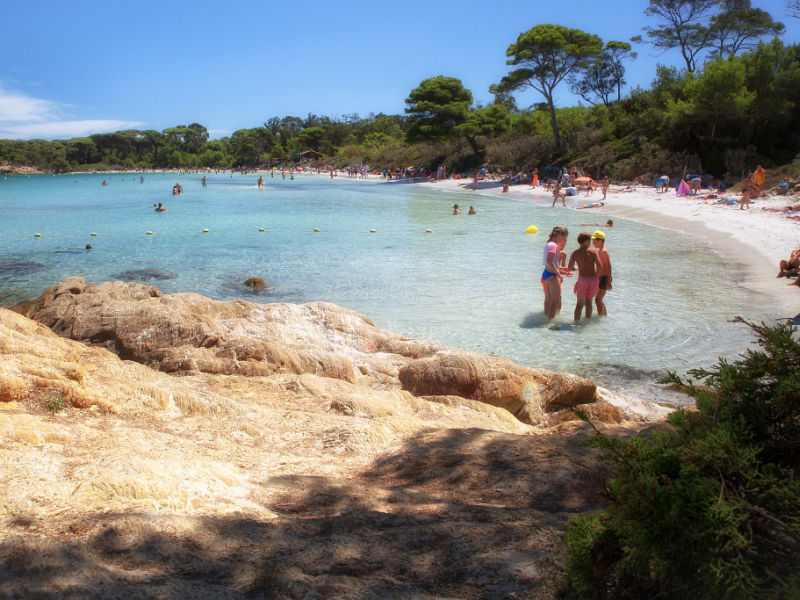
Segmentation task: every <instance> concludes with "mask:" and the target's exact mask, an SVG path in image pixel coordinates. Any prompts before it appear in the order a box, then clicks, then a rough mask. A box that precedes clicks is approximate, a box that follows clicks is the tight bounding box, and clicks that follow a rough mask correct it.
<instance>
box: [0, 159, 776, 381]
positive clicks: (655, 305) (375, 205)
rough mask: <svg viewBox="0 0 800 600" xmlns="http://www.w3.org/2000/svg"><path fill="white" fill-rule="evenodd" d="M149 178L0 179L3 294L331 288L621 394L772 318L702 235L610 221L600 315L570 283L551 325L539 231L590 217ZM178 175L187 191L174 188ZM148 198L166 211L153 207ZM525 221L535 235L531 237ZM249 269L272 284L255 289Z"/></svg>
mask: <svg viewBox="0 0 800 600" xmlns="http://www.w3.org/2000/svg"><path fill="white" fill-rule="evenodd" d="M145 177H146V179H145V182H144V183H143V184H140V183H139V182H138V176H134V175H132V174H104V175H73V176H58V177H52V176H35V177H19V176H17V177H7V178H5V179H2V178H0V215H2V217H1V218H0V303H2V304H9V303H12V302H15V301H20V300H24V299H30V298H33V297H36V296H38V295H39V294H41V293H42V292H43V291H44V289H45V288H46V287H48V286H49V285H51V284H53V283H55V282H57V281H59V280H62V279H64V278H65V277H68V276H70V275H80V276H82V277H84V278H85V279H86V280H87V281H90V282H95V283H99V282H102V281H107V280H114V279H123V280H132V279H137V278H138V280H141V281H143V282H145V283H151V284H154V285H157V286H159V288H160V289H161V290H162V291H164V292H166V293H174V292H189V291H191V292H197V293H200V294H203V295H205V296H209V297H211V298H216V299H220V300H230V299H233V298H242V299H245V300H250V301H254V302H310V301H316V300H324V301H327V302H333V303H335V304H339V305H341V306H346V307H348V308H352V309H354V310H357V311H359V312H362V313H364V314H366V315H368V316H369V317H370V318H372V320H373V321H374V322H375V323H376V325H378V326H379V327H382V328H384V329H388V330H391V331H395V332H397V333H403V334H406V335H409V336H412V337H416V338H430V339H435V340H437V341H440V342H443V343H445V344H448V345H451V346H455V347H458V348H462V349H465V350H474V351H479V352H485V353H495V354H499V355H501V356H506V357H508V358H510V359H512V360H514V361H516V362H519V363H521V364H525V365H530V366H539V367H545V368H551V369H556V370H569V371H573V372H577V373H582V374H586V375H590V376H592V377H595V378H596V379H597V380H598V381H599V382H601V383H603V384H605V385H608V386H610V387H613V388H615V389H623V390H624V391H635V390H634V388H635V387H636V386H635V384H633V383H631V382H635V381H637V380H641V381H642V382H645V383H650V382H652V381H653V380H654V379H655V377H656V375H655V374H654V372H660V373H663V372H664V371H665V370H666V369H671V370H677V371H679V372H685V370H686V369H687V368H692V367H694V366H699V365H703V366H708V365H710V364H712V363H714V362H716V357H717V356H721V355H724V356H728V357H731V356H735V355H737V354H739V353H740V352H741V351H742V349H743V348H744V347H745V346H746V345H747V344H748V343H749V341H750V339H751V338H750V335H749V330H747V329H746V328H745V327H743V326H742V325H733V324H730V323H728V321H729V320H730V319H731V318H733V317H734V316H737V315H738V316H743V317H746V318H749V319H762V318H766V316H765V315H766V313H767V309H766V308H764V307H763V306H761V304H763V297H759V296H757V295H755V294H753V293H752V292H749V291H747V290H745V289H744V288H741V287H739V286H738V285H736V283H735V281H734V280H735V274H734V273H731V272H730V271H729V269H728V267H727V265H726V264H725V262H724V261H723V260H722V259H721V257H719V256H718V255H717V254H715V253H714V252H712V251H710V250H709V249H708V248H707V246H706V245H705V243H703V241H702V240H699V239H696V238H693V237H690V236H686V235H682V234H677V233H675V232H672V231H667V230H662V229H659V228H654V227H648V226H645V225H640V224H638V223H634V222H630V221H625V220H622V219H619V220H618V221H616V222H615V227H614V228H613V229H611V230H608V229H607V230H606V232H607V234H608V239H607V247H608V248H609V251H610V253H611V258H612V264H613V269H614V289H613V290H612V291H611V292H609V293H608V295H607V296H606V304H607V307H608V311H609V315H610V316H609V317H608V318H604V319H599V318H597V317H595V318H594V319H592V320H591V321H589V322H586V321H582V322H581V323H579V324H577V325H575V324H573V323H572V311H573V308H574V302H575V296H574V294H573V293H572V285H573V283H572V281H573V280H570V279H565V281H564V303H563V310H562V313H561V314H560V315H559V316H557V317H556V320H555V321H554V322H552V323H547V322H546V320H545V319H544V317H543V312H542V303H543V292H542V286H541V283H540V282H539V278H540V275H541V271H542V264H541V260H542V258H541V257H542V247H543V245H544V243H545V242H546V238H547V232H549V231H550V229H551V228H552V227H553V226H554V225H565V226H567V227H568V228H569V230H570V238H569V241H568V244H567V252H570V251H572V250H573V249H574V248H575V247H576V246H577V242H576V241H575V239H576V237H577V234H578V232H580V231H582V230H586V231H590V232H591V231H593V230H594V229H596V227H595V226H593V225H581V223H586V222H590V221H592V220H593V219H597V218H598V217H597V216H596V215H592V214H591V211H574V210H565V209H553V208H550V207H549V206H542V205H538V204H536V203H535V201H532V202H529V203H525V202H519V201H511V200H506V199H497V198H490V197H487V196H481V195H473V196H471V197H470V196H465V195H463V194H453V193H447V192H442V191H438V190H435V189H431V188H430V187H428V186H426V185H424V184H405V183H399V184H398V183H392V184H385V183H378V182H362V181H350V180H347V179H343V178H337V179H335V180H330V179H329V178H327V177H323V176H321V177H316V176H299V177H297V178H296V179H295V180H294V181H291V180H290V179H289V178H288V177H287V179H286V180H283V179H281V177H280V175H278V176H276V177H275V178H270V177H266V178H265V183H266V186H265V187H264V188H262V189H258V188H257V186H256V179H257V177H258V176H257V175H247V176H242V175H234V177H233V178H231V176H230V174H226V175H222V174H220V175H211V176H209V178H208V179H209V184H208V188H205V189H203V188H202V187H201V184H200V175H183V176H179V175H175V174H172V175H164V174H146V175H145ZM104 179H106V180H108V181H109V185H108V186H107V187H102V186H101V185H100V184H101V182H102V180H104ZM175 182H180V183H181V185H182V186H183V188H184V194H183V195H182V196H179V197H173V196H172V195H171V190H172V186H173V185H174V184H175ZM543 201H544V200H543ZM157 202H163V203H164V204H165V205H166V206H169V211H168V212H166V213H156V212H154V210H153V205H154V203H157ZM470 202H472V203H473V204H475V206H476V209H477V210H478V211H479V214H478V215H476V216H467V214H466V210H465V211H464V214H462V215H460V216H454V215H453V214H452V206H453V204H454V203H459V204H461V205H462V206H464V207H465V208H466V207H468V206H469V203H470ZM528 225H536V226H537V227H539V230H540V232H541V233H539V234H538V235H526V234H525V228H526V227H527V226H528ZM260 227H263V228H264V229H265V230H266V231H264V232H259V231H258V229H259V228H260ZM204 228H207V229H209V230H210V232H209V233H202V230H203V229H204ZM314 228H319V229H320V230H321V231H320V232H319V233H315V232H313V229H314ZM370 229H375V230H377V232H376V233H374V234H372V233H369V230H370ZM426 229H431V230H433V233H425V230H426ZM148 230H150V231H152V232H153V235H146V231H148ZM91 232H96V233H97V234H98V236H97V237H91V236H90V234H91ZM35 233H40V234H41V235H42V237H41V238H35V237H34V234H35ZM87 243H88V244H91V245H92V246H93V249H92V250H91V251H86V250H84V249H83V248H84V247H85V245H86V244H87ZM250 276H258V277H261V278H262V279H264V281H266V282H267V284H268V286H269V288H268V289H267V290H266V291H264V292H262V293H260V294H257V293H253V292H251V291H250V290H249V289H248V288H246V287H244V285H243V282H244V280H245V279H247V278H248V277H250Z"/></svg>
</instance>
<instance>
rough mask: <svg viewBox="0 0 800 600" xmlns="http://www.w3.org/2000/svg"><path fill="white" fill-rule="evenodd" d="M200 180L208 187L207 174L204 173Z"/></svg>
mask: <svg viewBox="0 0 800 600" xmlns="http://www.w3.org/2000/svg"><path fill="white" fill-rule="evenodd" d="M200 181H202V182H203V187H208V183H207V182H208V180H207V179H206V176H205V175H203V178H202V179H201V180H200Z"/></svg>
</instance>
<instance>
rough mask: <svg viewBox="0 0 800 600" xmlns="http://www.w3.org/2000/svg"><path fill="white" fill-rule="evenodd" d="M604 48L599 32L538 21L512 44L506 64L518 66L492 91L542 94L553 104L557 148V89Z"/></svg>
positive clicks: (550, 106)
mask: <svg viewBox="0 0 800 600" xmlns="http://www.w3.org/2000/svg"><path fill="white" fill-rule="evenodd" d="M602 49H603V41H602V40H601V39H600V37H599V36H597V35H594V34H591V33H586V32H584V31H581V30H579V29H569V28H567V27H564V26H563V25H551V24H542V25H537V26H535V27H534V28H532V29H529V30H528V31H526V32H523V33H521V34H520V35H519V37H518V38H517V41H516V43H514V44H511V45H510V46H509V47H508V50H507V51H506V56H508V57H510V58H509V59H508V60H507V61H506V64H508V65H511V66H515V67H517V68H516V69H514V70H513V71H511V72H510V73H509V74H508V75H507V76H505V77H503V79H502V80H501V81H500V83H499V84H497V85H495V86H493V87H492V88H490V91H491V92H492V93H494V94H497V93H503V92H509V91H514V90H519V89H524V88H527V87H530V88H533V89H534V90H536V91H537V92H539V93H540V94H542V95H543V96H544V98H545V100H546V101H547V105H548V107H549V108H550V124H551V127H552V129H553V137H554V139H555V144H556V149H560V148H561V137H560V135H559V131H558V124H557V122H556V113H555V103H554V99H553V93H554V91H555V89H556V87H557V86H558V85H559V84H560V83H561V82H562V81H564V80H565V79H568V78H570V77H573V76H574V74H575V72H576V71H577V70H578V69H580V68H581V67H583V66H584V65H586V63H587V62H588V61H589V60H590V59H593V58H594V57H596V56H597V55H598V54H599V53H600V52H601V51H602Z"/></svg>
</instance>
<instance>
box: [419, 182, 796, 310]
mask: <svg viewBox="0 0 800 600" xmlns="http://www.w3.org/2000/svg"><path fill="white" fill-rule="evenodd" d="M422 185H430V186H432V187H437V188H440V189H444V190H448V191H453V192H464V193H465V194H468V195H470V196H473V197H475V202H474V203H475V204H476V205H477V206H476V208H478V209H480V197H481V196H496V197H503V198H505V199H510V200H518V201H520V202H529V203H534V204H541V205H546V206H549V205H551V204H552V201H553V196H552V194H551V192H546V191H544V188H542V187H538V188H536V189H532V188H531V187H530V186H528V185H516V186H512V187H511V188H510V189H509V192H507V193H503V191H502V183H501V182H498V181H482V182H479V184H478V189H477V191H473V190H472V181H471V180H469V181H467V180H446V181H441V182H438V183H427V184H422ZM624 189H625V188H624V187H619V186H612V187H611V188H610V190H609V193H608V196H607V198H606V202H605V206H602V207H599V208H592V209H586V210H582V211H581V212H582V213H583V214H584V215H585V216H586V221H587V222H596V223H598V224H599V223H605V222H606V221H607V220H608V219H609V218H623V219H631V220H634V221H638V222H640V223H645V224H647V225H653V226H656V227H663V228H666V229H672V230H675V231H681V232H684V233H687V234H690V235H695V236H700V237H702V238H704V239H706V240H707V241H708V244H709V247H710V248H711V249H712V250H714V251H715V252H717V253H718V254H720V255H721V256H722V257H723V258H724V259H725V261H726V262H727V263H728V264H730V265H731V267H732V268H733V270H734V271H735V272H736V273H737V276H736V282H737V283H738V284H740V285H742V286H744V287H746V288H748V289H750V290H753V291H755V292H758V293H761V294H764V295H765V296H766V297H765V299H764V301H765V303H769V304H771V305H772V306H774V309H775V310H774V314H775V318H776V319H777V318H781V317H792V316H794V315H796V314H798V312H800V289H798V287H796V286H791V287H789V286H787V283H789V282H790V281H792V280H791V279H786V278H777V277H776V275H777V273H778V263H779V262H780V261H781V259H787V258H788V257H789V255H790V253H791V251H792V250H794V249H796V248H797V247H798V245H800V220H795V219H788V218H786V217H785V216H784V215H782V214H781V213H775V212H769V211H765V210H761V209H762V208H779V207H783V206H786V205H787V204H793V203H797V202H798V199H797V196H772V197H766V198H759V199H756V200H755V201H753V202H751V208H750V209H749V210H739V206H738V204H734V205H728V204H724V205H723V204H716V200H715V199H708V198H706V193H708V192H707V191H705V192H706V193H704V194H702V195H700V196H697V197H688V198H687V197H679V196H677V195H676V194H675V190H674V189H670V190H668V191H667V192H664V193H658V192H656V191H655V188H653V187H648V186H638V187H634V190H633V191H627V192H626V191H623V190H624ZM727 197H731V198H736V199H738V197H739V195H738V194H728V196H727ZM600 200H602V192H600V191H595V192H594V193H592V194H591V195H590V196H586V194H585V193H581V194H580V195H578V196H572V197H567V199H566V205H567V208H564V207H562V206H561V205H560V203H559V205H557V206H556V207H555V208H554V209H553V210H575V208H576V207H578V206H582V205H584V204H587V203H590V202H597V201H600ZM698 275H700V276H705V275H706V274H698Z"/></svg>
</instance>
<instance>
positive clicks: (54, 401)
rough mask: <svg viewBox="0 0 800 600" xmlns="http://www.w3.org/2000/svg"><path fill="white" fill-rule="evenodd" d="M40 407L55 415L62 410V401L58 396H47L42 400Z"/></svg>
mask: <svg viewBox="0 0 800 600" xmlns="http://www.w3.org/2000/svg"><path fill="white" fill-rule="evenodd" d="M42 405H43V406H44V407H45V408H46V409H47V410H49V411H50V412H51V413H53V414H56V413H59V412H61V411H62V410H64V406H65V405H64V399H63V398H62V397H61V396H59V395H58V394H48V395H47V398H45V399H44V400H42Z"/></svg>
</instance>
